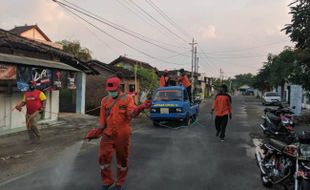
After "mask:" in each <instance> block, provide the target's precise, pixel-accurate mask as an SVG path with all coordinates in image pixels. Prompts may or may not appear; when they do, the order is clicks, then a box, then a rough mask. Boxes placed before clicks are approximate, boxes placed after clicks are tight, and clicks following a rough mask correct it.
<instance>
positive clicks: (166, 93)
mask: <svg viewBox="0 0 310 190" xmlns="http://www.w3.org/2000/svg"><path fill="white" fill-rule="evenodd" d="M198 111H199V104H197V103H194V104H191V103H190V101H189V97H188V94H187V91H186V88H185V87H184V86H168V87H161V88H158V89H157V90H156V92H155V95H154V97H153V101H152V105H151V109H150V112H151V113H150V118H151V119H152V121H153V125H154V126H158V125H160V122H162V121H175V122H178V123H181V124H182V125H186V126H188V125H190V123H191V121H193V120H195V119H196V117H197V116H198Z"/></svg>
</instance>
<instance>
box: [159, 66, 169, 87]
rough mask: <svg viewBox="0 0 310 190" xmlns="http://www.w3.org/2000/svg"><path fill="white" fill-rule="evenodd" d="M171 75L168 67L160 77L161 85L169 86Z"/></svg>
mask: <svg viewBox="0 0 310 190" xmlns="http://www.w3.org/2000/svg"><path fill="white" fill-rule="evenodd" d="M169 83H170V77H169V72H168V70H167V69H165V70H164V74H163V75H162V76H161V77H160V81H159V86H160V87H166V86H169Z"/></svg>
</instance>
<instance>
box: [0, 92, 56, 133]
mask: <svg viewBox="0 0 310 190" xmlns="http://www.w3.org/2000/svg"><path fill="white" fill-rule="evenodd" d="M46 96H47V102H46V112H45V116H44V118H45V119H44V120H47V121H51V120H52V121H54V120H57V119H58V110H59V91H52V92H47V93H46ZM22 97H23V93H21V92H16V93H13V94H12V95H8V94H6V93H0V134H1V133H8V132H9V131H22V130H26V128H25V124H26V122H25V112H26V108H25V107H24V108H23V111H22V112H19V111H17V110H15V109H14V110H13V111H11V110H12V108H14V107H15V105H16V104H17V103H19V102H20V101H21V100H22Z"/></svg>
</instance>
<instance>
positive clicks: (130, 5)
mask: <svg viewBox="0 0 310 190" xmlns="http://www.w3.org/2000/svg"><path fill="white" fill-rule="evenodd" d="M116 2H117V3H118V4H120V5H121V6H123V7H125V8H126V9H128V10H129V11H130V12H131V13H133V14H134V15H136V16H137V17H138V18H140V19H141V20H142V21H143V22H145V23H146V24H148V25H150V26H152V27H153V28H154V29H155V30H157V31H158V32H160V33H161V34H162V35H163V36H164V37H166V38H168V36H167V34H166V33H164V32H163V31H162V30H160V29H159V28H158V26H157V25H156V24H155V23H153V20H148V19H150V18H149V17H145V16H144V14H143V13H141V12H140V11H139V9H138V10H137V8H136V7H132V6H133V5H132V4H130V3H129V2H128V1H122V0H116ZM125 3H126V4H125ZM136 11H137V12H136ZM170 39H172V38H170ZM172 40H176V39H175V38H173V39H172ZM176 42H178V43H179V41H176ZM162 43H164V44H166V45H169V46H172V47H176V48H182V49H188V48H187V47H185V46H177V45H173V44H170V43H166V42H162Z"/></svg>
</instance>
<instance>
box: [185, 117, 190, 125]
mask: <svg viewBox="0 0 310 190" xmlns="http://www.w3.org/2000/svg"><path fill="white" fill-rule="evenodd" d="M183 125H184V126H190V125H191V119H190V118H189V117H188V116H187V117H186V118H185V119H184V121H183Z"/></svg>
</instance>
